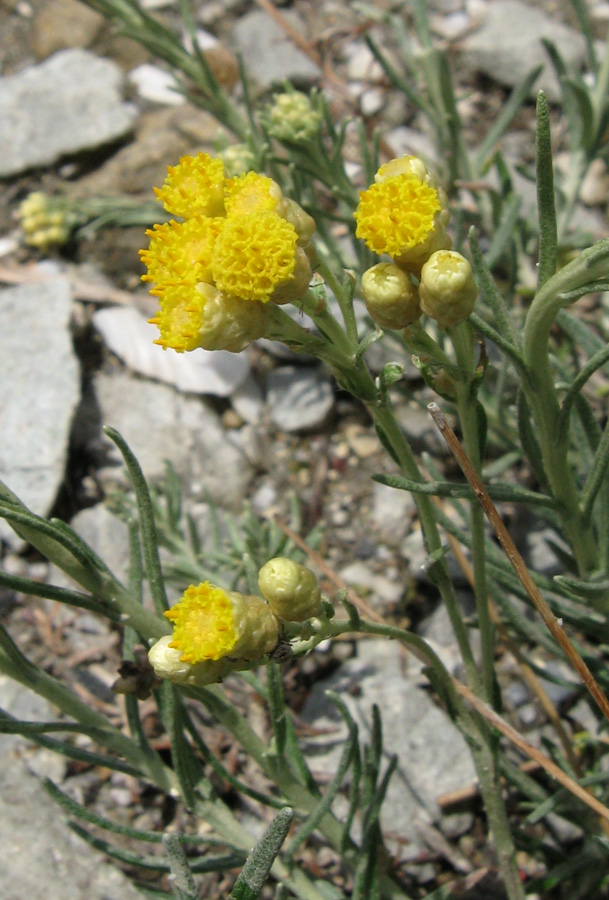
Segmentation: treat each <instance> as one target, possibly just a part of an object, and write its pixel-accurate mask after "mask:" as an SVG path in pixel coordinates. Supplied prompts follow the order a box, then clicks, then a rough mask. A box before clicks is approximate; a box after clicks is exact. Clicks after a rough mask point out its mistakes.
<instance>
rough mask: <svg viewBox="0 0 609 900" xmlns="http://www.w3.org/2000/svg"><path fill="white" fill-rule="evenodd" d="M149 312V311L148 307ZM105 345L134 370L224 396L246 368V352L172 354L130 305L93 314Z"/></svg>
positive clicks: (241, 378) (193, 390)
mask: <svg viewBox="0 0 609 900" xmlns="http://www.w3.org/2000/svg"><path fill="white" fill-rule="evenodd" d="M151 313H152V310H151ZM93 324H94V326H95V327H96V328H97V330H98V331H99V333H100V334H101V336H102V337H103V339H104V342H105V343H106V346H107V347H108V348H109V349H110V350H112V352H113V353H116V355H117V356H118V357H119V358H120V359H121V360H122V361H123V362H124V363H125V364H126V365H127V366H129V368H130V369H132V370H133V371H134V372H137V373H138V374H140V375H146V376H148V377H149V378H155V379H157V380H158V381H165V382H167V383H168V384H173V385H174V386H175V387H177V388H178V389H179V390H181V391H188V392H189V393H193V394H211V395H213V396H215V397H228V396H229V395H230V394H232V393H233V391H234V390H236V388H237V387H238V386H239V385H240V384H242V382H243V381H245V379H246V378H247V376H248V374H249V371H250V364H249V359H248V356H247V354H246V353H229V352H228V351H227V350H214V351H213V352H212V351H209V350H201V349H199V350H193V351H192V352H191V353H176V352H175V351H174V350H164V349H163V348H162V347H160V346H159V345H158V344H155V343H154V341H155V340H156V338H158V330H157V328H156V326H154V325H150V324H149V323H148V322H147V321H146V319H145V318H144V316H143V315H142V314H141V313H139V312H138V311H137V310H136V309H133V308H131V307H106V309H100V310H98V311H97V312H95V313H94V314H93Z"/></svg>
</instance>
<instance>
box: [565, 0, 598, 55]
mask: <svg viewBox="0 0 609 900" xmlns="http://www.w3.org/2000/svg"><path fill="white" fill-rule="evenodd" d="M571 5H572V7H573V9H574V11H575V15H576V16H577V21H578V22H579V27H580V30H581V33H582V34H583V36H584V40H585V41H586V51H587V53H588V63H589V65H590V69H591V71H592V72H596V71H597V69H598V60H597V58H596V49H595V47H594V35H593V33H592V27H591V25H590V17H589V15H588V9H587V5H586V2H585V0H571Z"/></svg>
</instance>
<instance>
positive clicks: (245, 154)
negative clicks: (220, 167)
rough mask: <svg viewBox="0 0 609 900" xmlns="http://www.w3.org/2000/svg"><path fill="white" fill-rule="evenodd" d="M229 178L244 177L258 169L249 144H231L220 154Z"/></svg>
mask: <svg viewBox="0 0 609 900" xmlns="http://www.w3.org/2000/svg"><path fill="white" fill-rule="evenodd" d="M220 159H221V160H222V162H223V163H224V173H225V175H226V177H227V178H235V177H236V176H237V175H244V174H245V173H246V172H249V171H250V170H251V169H254V168H255V167H256V159H255V157H254V154H253V153H252V151H251V150H250V148H249V147H248V145H247V144H231V145H230V147H227V148H226V149H225V150H223V151H222V152H221V153H220Z"/></svg>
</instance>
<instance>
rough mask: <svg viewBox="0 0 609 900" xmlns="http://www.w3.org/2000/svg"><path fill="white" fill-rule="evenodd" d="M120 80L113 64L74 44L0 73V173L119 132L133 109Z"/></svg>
mask: <svg viewBox="0 0 609 900" xmlns="http://www.w3.org/2000/svg"><path fill="white" fill-rule="evenodd" d="M122 80H123V75H122V72H121V70H120V69H119V67H118V66H117V65H116V64H115V63H113V62H111V61H110V60H107V59H100V58H99V57H97V56H94V55H93V54H92V53H89V52H87V51H86V50H79V49H71V50H62V51H61V52H59V53H55V54H54V55H53V56H51V57H50V58H49V59H47V60H45V61H44V62H43V63H40V65H37V66H30V67H28V68H26V69H24V70H23V71H21V72H18V73H17V74H16V75H9V76H6V77H5V78H0V121H1V122H2V128H1V129H0V177H4V178H6V177H8V176H11V175H16V174H18V173H19V172H24V171H26V170H27V169H31V168H33V167H35V166H50V165H52V164H53V163H55V162H57V160H59V159H61V158H62V157H63V156H68V155H73V154H76V153H80V152H81V151H83V150H91V149H94V148H95V147H100V146H102V145H104V144H108V143H111V142H112V141H116V140H118V139H119V138H122V137H124V136H125V135H126V134H127V133H128V132H129V131H130V130H131V128H132V127H133V124H134V121H135V118H136V115H137V111H136V108H135V106H133V104H130V103H125V102H124V101H123V100H122V98H121V94H120V90H121V85H122Z"/></svg>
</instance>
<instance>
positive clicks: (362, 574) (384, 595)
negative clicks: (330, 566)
mask: <svg viewBox="0 0 609 900" xmlns="http://www.w3.org/2000/svg"><path fill="white" fill-rule="evenodd" d="M339 575H340V577H341V578H342V579H343V581H346V582H347V584H350V585H352V587H354V588H355V589H356V590H357V591H358V592H361V591H362V590H364V591H366V592H370V593H371V595H372V606H373V607H374V608H375V609H378V608H379V606H380V607H381V608H386V607H387V606H391V605H393V604H395V603H397V602H398V600H399V599H400V598H401V596H402V594H403V593H404V585H403V584H401V583H399V582H395V581H391V580H390V579H389V578H387V577H386V576H385V575H379V574H378V573H377V572H373V571H372V569H370V568H369V566H367V565H366V563H364V562H361V561H360V560H356V561H355V562H352V563H349V565H348V566H345V568H343V569H341V570H340V572H339Z"/></svg>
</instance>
